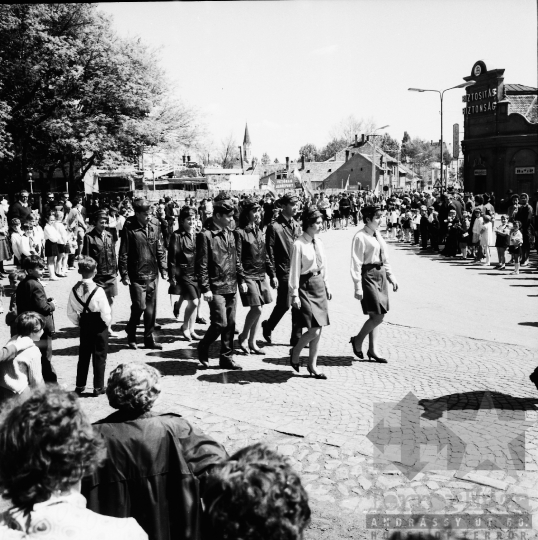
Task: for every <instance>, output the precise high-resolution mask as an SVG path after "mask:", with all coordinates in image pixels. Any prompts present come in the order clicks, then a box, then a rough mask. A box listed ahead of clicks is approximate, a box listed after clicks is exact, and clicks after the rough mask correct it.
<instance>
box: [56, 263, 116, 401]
mask: <svg viewBox="0 0 538 540" xmlns="http://www.w3.org/2000/svg"><path fill="white" fill-rule="evenodd" d="M78 272H79V274H81V276H82V281H79V282H78V283H77V284H76V285H75V286H74V287H73V289H72V291H71V294H70V295H69V301H68V303H67V316H68V317H69V320H70V321H71V322H72V323H73V324H75V325H76V326H79V327H80V346H79V355H78V364H77V380H76V387H75V392H76V393H77V394H79V395H80V394H82V393H83V392H84V390H85V389H86V381H87V379H88V370H89V368H90V360H93V362H92V363H93V395H94V396H99V395H100V394H104V393H105V367H106V358H107V353H108V328H109V326H110V324H111V323H112V312H111V309H110V304H109V303H108V299H107V297H106V294H105V291H104V290H103V289H102V288H101V287H99V286H97V285H96V284H95V283H94V281H93V278H94V277H95V275H96V274H97V263H96V262H95V261H94V260H93V259H92V258H91V257H82V258H81V259H79V262H78Z"/></svg>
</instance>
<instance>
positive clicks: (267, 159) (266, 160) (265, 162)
mask: <svg viewBox="0 0 538 540" xmlns="http://www.w3.org/2000/svg"><path fill="white" fill-rule="evenodd" d="M269 163H271V158H270V157H269V154H268V153H267V152H264V153H263V155H262V160H261V164H262V165H269Z"/></svg>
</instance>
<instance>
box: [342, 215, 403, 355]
mask: <svg viewBox="0 0 538 540" xmlns="http://www.w3.org/2000/svg"><path fill="white" fill-rule="evenodd" d="M381 218H382V210H381V208H380V207H379V206H367V207H365V208H364V209H363V210H362V219H363V221H364V228H363V229H361V230H360V231H358V232H357V233H356V234H355V236H354V237H353V243H352V245H351V277H352V279H353V282H354V284H355V298H356V299H357V300H360V301H361V304H362V310H363V312H364V314H365V315H368V320H367V321H366V322H365V323H364V325H363V327H362V328H361V330H360V332H359V333H358V334H357V335H356V336H354V337H352V338H351V339H350V340H349V342H350V343H351V345H352V347H353V352H354V353H355V355H356V356H357V357H358V358H360V359H361V360H362V359H364V356H363V353H362V343H363V341H364V340H365V338H366V336H369V347H368V352H367V354H368V358H369V359H370V360H372V359H373V360H374V361H376V362H380V363H386V362H387V361H386V360H385V359H384V358H380V357H379V356H378V355H377V337H378V327H379V325H380V324H381V323H382V322H383V319H384V318H385V313H387V312H388V311H389V296H388V285H387V281H388V282H389V283H391V284H392V289H393V291H394V292H396V291H397V290H398V283H397V282H396V279H395V278H394V276H393V275H392V271H391V267H390V264H389V259H388V253H387V244H386V243H385V241H384V240H383V238H382V237H381V233H380V232H378V230H379V226H380V224H381Z"/></svg>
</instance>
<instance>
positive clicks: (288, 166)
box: [286, 157, 290, 171]
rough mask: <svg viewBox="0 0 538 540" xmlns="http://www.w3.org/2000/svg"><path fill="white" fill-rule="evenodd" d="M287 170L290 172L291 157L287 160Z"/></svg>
mask: <svg viewBox="0 0 538 540" xmlns="http://www.w3.org/2000/svg"><path fill="white" fill-rule="evenodd" d="M286 170H287V171H289V170H290V158H289V157H287V158H286Z"/></svg>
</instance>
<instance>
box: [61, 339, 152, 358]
mask: <svg viewBox="0 0 538 540" xmlns="http://www.w3.org/2000/svg"><path fill="white" fill-rule="evenodd" d="M55 340H56V338H54V339H53V340H52V356H53V358H54V356H77V357H78V350H79V346H78V345H73V346H72V347H66V348H65V349H56V348H55V347H54V342H55ZM140 347H141V348H142V346H141V345H140ZM124 349H127V343H125V340H124V343H114V341H109V342H108V354H114V353H117V352H118V351H123V350H124Z"/></svg>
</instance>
